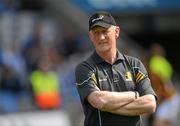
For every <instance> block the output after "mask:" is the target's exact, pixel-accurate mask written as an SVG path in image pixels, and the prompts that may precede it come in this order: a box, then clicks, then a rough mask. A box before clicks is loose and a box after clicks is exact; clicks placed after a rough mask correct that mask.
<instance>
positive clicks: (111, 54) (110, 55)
mask: <svg viewBox="0 0 180 126" xmlns="http://www.w3.org/2000/svg"><path fill="white" fill-rule="evenodd" d="M97 53H98V52H97ZM98 55H99V56H100V57H101V58H103V59H104V60H105V61H106V62H108V63H109V64H113V63H114V62H115V61H116V50H115V51H107V52H103V53H98Z"/></svg>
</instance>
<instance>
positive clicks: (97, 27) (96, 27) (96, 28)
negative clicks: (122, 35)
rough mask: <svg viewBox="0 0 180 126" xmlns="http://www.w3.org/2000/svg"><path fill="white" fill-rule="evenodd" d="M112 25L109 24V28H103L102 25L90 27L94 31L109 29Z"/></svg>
mask: <svg viewBox="0 0 180 126" xmlns="http://www.w3.org/2000/svg"><path fill="white" fill-rule="evenodd" d="M112 27H113V25H112V26H110V27H109V28H105V27H102V26H95V27H93V28H92V29H91V31H92V32H95V31H106V30H110V29H112Z"/></svg>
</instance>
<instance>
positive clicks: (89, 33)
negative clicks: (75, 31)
mask: <svg viewBox="0 0 180 126" xmlns="http://www.w3.org/2000/svg"><path fill="white" fill-rule="evenodd" d="M88 36H89V38H90V40H91V41H92V33H91V31H89V32H88Z"/></svg>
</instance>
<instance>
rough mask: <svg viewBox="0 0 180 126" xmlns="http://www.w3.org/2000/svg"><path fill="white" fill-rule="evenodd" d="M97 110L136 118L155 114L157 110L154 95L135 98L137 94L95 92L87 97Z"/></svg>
mask: <svg viewBox="0 0 180 126" xmlns="http://www.w3.org/2000/svg"><path fill="white" fill-rule="evenodd" d="M87 100H88V102H89V103H90V104H91V105H92V106H93V107H95V108H97V109H99V110H101V111H106V112H110V113H114V114H119V115H126V116H135V115H141V114H146V113H153V112H155V109H156V100H155V97H154V95H152V94H148V95H144V96H141V97H137V98H135V92H133V91H126V92H110V91H100V90H99V91H94V92H92V93H90V94H89V95H88V97H87Z"/></svg>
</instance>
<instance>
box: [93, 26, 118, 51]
mask: <svg viewBox="0 0 180 126" xmlns="http://www.w3.org/2000/svg"><path fill="white" fill-rule="evenodd" d="M119 31H120V29H119V27H118V26H111V27H109V28H103V27H100V26H96V27H95V28H93V29H92V30H91V31H90V32H89V37H90V39H91V41H92V43H93V45H94V47H95V48H96V51H98V52H107V51H110V50H112V49H116V39H117V38H118V37H119Z"/></svg>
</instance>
